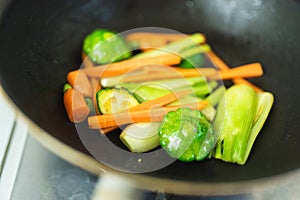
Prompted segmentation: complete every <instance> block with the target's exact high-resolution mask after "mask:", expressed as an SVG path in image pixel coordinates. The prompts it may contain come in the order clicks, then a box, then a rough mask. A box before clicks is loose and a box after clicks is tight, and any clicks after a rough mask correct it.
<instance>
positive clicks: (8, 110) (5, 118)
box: [0, 95, 16, 172]
mask: <svg viewBox="0 0 300 200" xmlns="http://www.w3.org/2000/svg"><path fill="white" fill-rule="evenodd" d="M0 111H1V114H0V135H1V139H0V161H1V163H0V164H1V165H0V172H1V171H2V167H3V164H4V158H5V155H6V149H7V146H8V143H9V140H10V136H11V133H12V130H13V127H14V124H15V115H16V114H15V112H14V110H13V108H12V107H11V106H9V105H8V104H7V103H6V101H5V100H4V98H3V96H2V95H0Z"/></svg>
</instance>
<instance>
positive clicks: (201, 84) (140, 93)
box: [117, 77, 218, 102]
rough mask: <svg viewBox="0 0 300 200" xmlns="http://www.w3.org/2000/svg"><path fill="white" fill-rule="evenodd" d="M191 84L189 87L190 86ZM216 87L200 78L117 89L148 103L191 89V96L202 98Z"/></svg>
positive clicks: (155, 82) (147, 83)
mask: <svg viewBox="0 0 300 200" xmlns="http://www.w3.org/2000/svg"><path fill="white" fill-rule="evenodd" d="M176 83H177V84H176ZM190 84H191V85H190ZM217 86H218V83H217V82H216V81H210V82H208V83H206V81H205V79H203V78H202V77H197V78H187V79H170V80H161V81H152V82H145V83H120V84H118V85H117V87H124V88H126V89H128V90H129V91H130V92H131V93H133V94H134V96H135V97H136V98H137V99H138V100H139V102H144V101H149V100H152V99H156V98H158V97H161V96H163V95H166V94H167V93H169V92H170V91H175V90H185V89H193V96H197V97H203V96H205V95H207V94H209V93H210V92H211V91H212V90H213V89H214V88H215V87H217Z"/></svg>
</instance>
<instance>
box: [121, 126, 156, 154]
mask: <svg viewBox="0 0 300 200" xmlns="http://www.w3.org/2000/svg"><path fill="white" fill-rule="evenodd" d="M159 125H160V123H159V122H153V123H135V124H131V125H128V126H127V127H126V128H125V129H124V130H123V131H122V133H121V135H120V139H121V141H122V142H123V143H124V144H125V146H127V148H128V149H129V150H130V151H132V152H137V153H142V152H146V151H149V150H151V149H154V148H155V147H157V146H159V136H158V134H157V130H158V128H159Z"/></svg>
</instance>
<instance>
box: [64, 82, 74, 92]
mask: <svg viewBox="0 0 300 200" xmlns="http://www.w3.org/2000/svg"><path fill="white" fill-rule="evenodd" d="M71 88H72V86H71V85H70V84H69V83H65V84H64V87H63V93H65V92H66V91H67V90H68V89H71Z"/></svg>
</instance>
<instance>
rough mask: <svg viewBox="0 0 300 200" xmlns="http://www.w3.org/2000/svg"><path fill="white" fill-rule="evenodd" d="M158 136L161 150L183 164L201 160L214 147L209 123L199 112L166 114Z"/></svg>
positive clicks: (183, 110) (186, 109)
mask: <svg viewBox="0 0 300 200" xmlns="http://www.w3.org/2000/svg"><path fill="white" fill-rule="evenodd" d="M158 135H159V137H160V144H161V146H162V148H163V149H165V150H166V152H167V153H168V154H169V155H170V156H171V157H173V158H178V159H179V160H180V161H184V162H190V161H194V160H203V159H204V158H206V157H207V155H208V154H209V153H210V152H211V150H212V149H213V148H214V145H215V138H214V133H213V129H212V125H211V123H210V122H209V121H208V120H207V119H206V117H205V116H204V115H203V114H202V113H201V112H200V111H198V110H191V109H189V108H179V109H177V110H176V111H171V112H169V113H167V114H166V116H165V117H164V119H163V121H162V123H161V125H160V127H159V131H158Z"/></svg>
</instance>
